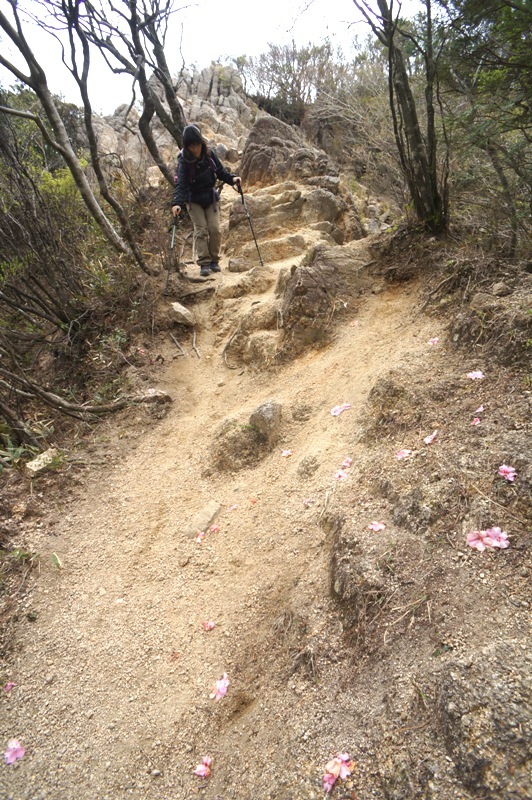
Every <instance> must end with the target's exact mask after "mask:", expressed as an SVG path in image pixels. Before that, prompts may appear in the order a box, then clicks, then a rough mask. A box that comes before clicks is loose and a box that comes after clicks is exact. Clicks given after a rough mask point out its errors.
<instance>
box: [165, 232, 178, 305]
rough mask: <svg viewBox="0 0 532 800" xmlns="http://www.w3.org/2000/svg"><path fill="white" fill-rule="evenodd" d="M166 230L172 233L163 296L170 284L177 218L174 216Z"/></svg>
mask: <svg viewBox="0 0 532 800" xmlns="http://www.w3.org/2000/svg"><path fill="white" fill-rule="evenodd" d="M168 230H169V231H170V230H171V231H172V241H171V242H170V255H169V256H168V271H167V273H166V285H165V287H164V292H163V294H168V284H169V282H170V270H171V269H172V263H173V260H174V243H175V232H176V230H177V217H175V216H174V220H173V222H172V224H171V225H170V227H169V228H168Z"/></svg>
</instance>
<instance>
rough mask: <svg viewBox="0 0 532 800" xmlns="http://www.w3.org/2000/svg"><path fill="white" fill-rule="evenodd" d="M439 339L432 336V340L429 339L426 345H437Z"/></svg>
mask: <svg viewBox="0 0 532 800" xmlns="http://www.w3.org/2000/svg"><path fill="white" fill-rule="evenodd" d="M438 342H439V339H438V337H437V336H433V337H432V339H429V340H428V342H427V344H438Z"/></svg>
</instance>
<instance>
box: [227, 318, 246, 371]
mask: <svg viewBox="0 0 532 800" xmlns="http://www.w3.org/2000/svg"><path fill="white" fill-rule="evenodd" d="M241 330H242V321H240V322H239V323H238V326H237V328H236V330H235V331H234V332H233V333H232V334H231V336H230V337H229V339H228V340H227V342H226V344H225V347H224V349H223V350H222V356H223V359H224V362H225V366H226V367H227V368H228V369H238V367H232V366H231V364H229V362H228V361H227V351H228V349H229V347H230V346H231V342H232V341H233V339H234V338H235V336H237V335H238V334H239V333H240V331H241Z"/></svg>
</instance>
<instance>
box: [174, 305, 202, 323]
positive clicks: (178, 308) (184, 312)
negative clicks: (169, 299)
mask: <svg viewBox="0 0 532 800" xmlns="http://www.w3.org/2000/svg"><path fill="white" fill-rule="evenodd" d="M169 316H170V319H171V320H172V322H177V323H178V324H179V325H188V326H189V327H190V328H193V327H194V325H195V324H196V320H195V319H194V314H193V313H192V312H191V311H189V310H188V308H185V306H182V305H181V303H172V304H171V306H170V312H169Z"/></svg>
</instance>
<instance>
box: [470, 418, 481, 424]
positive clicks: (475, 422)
mask: <svg viewBox="0 0 532 800" xmlns="http://www.w3.org/2000/svg"><path fill="white" fill-rule="evenodd" d="M471 425H480V420H479V418H478V417H474V419H472V420H471Z"/></svg>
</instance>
